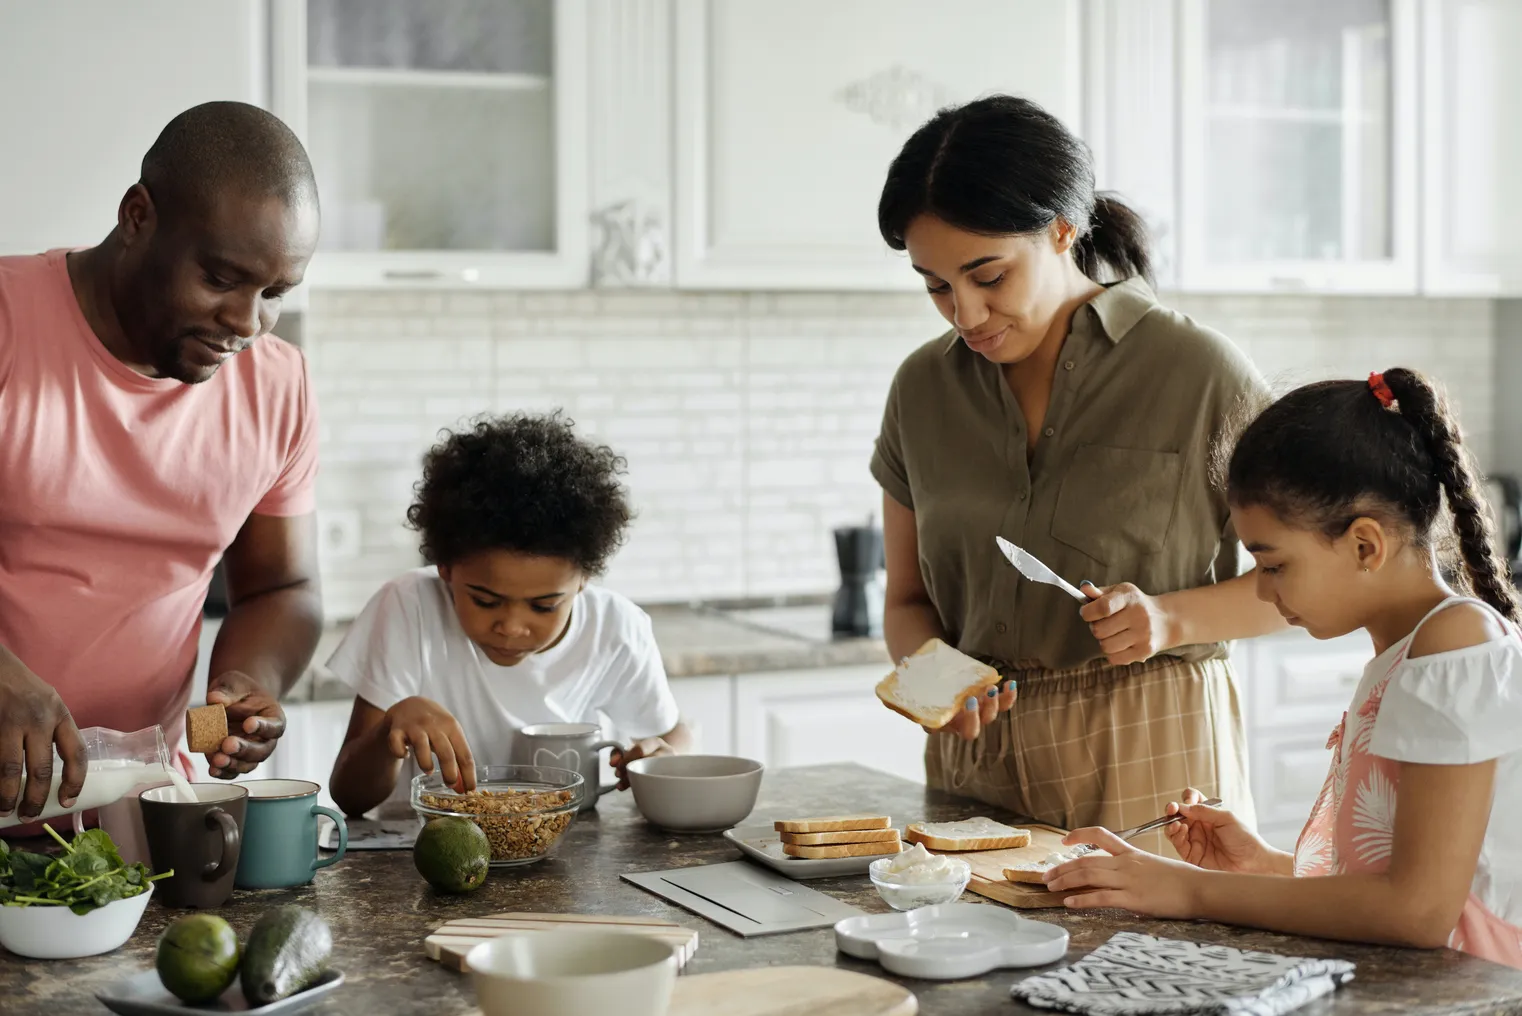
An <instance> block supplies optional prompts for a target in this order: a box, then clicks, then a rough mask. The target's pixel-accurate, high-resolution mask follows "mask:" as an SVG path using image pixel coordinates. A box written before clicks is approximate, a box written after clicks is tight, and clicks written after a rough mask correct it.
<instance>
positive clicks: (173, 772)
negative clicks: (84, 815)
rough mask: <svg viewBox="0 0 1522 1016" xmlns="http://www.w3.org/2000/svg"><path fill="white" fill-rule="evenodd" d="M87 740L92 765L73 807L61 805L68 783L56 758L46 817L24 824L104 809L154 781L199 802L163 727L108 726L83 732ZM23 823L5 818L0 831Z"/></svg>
mask: <svg viewBox="0 0 1522 1016" xmlns="http://www.w3.org/2000/svg"><path fill="white" fill-rule="evenodd" d="M79 734H80V737H81V738H82V739H83V740H84V742H85V754H86V755H87V756H88V758H89V764H88V765H87V767H86V770H85V785H84V789H83V790H82V791H80V794H79V799H78V800H76V801H75V802H74V805H73V806H72V807H69V808H65V807H63V806H62V805H60V804H59V803H58V786H59V784H61V783H62V782H63V761H62V760H61V759H59V758H58V756H57V755H56V754H55V755H54V757H53V780H52V785H51V786H50V787H49V788H48V798H47V802H46V803H45V804H44V805H43V806H42V814H40V815H39V816H38V817H37V818H35V819H26V820H24V822H25V823H31V822H38V821H44V820H46V819H50V818H57V817H58V816H59V815H70V814H73V813H74V812H77V811H91V810H96V809H99V808H104V807H105V806H106V805H108V804H113V803H115V802H116V801H120V800H121V799H122V798H123V797H125V796H127V794H128V793H130V792H131V791H132V789H133V788H134V787H139V786H142V785H144V784H149V783H163V782H164V781H166V780H167V781H169V782H170V783H171V784H173V786H174V788H175V797H176V799H178V800H181V801H185V802H187V803H190V802H194V801H195V799H196V797H195V792H194V791H193V790H191V789H190V783H189V781H188V780H186V779H185V777H184V776H181V775H180V772H179V770H177V769H176V768H175V767H174V765H173V763H172V762H171V761H170V758H169V749H168V747H167V746H166V745H165V743H164V731H163V728H161V727H156V726H155V727H147V728H145V729H143V730H138V731H134V732H132V733H130V734H124V733H122V732H121V731H118V730H107V729H105V728H104V727H87V728H85V729H84V730H81V731H80V732H79ZM22 824H24V823H23V819H22V818H21V817H20V815H19V814H17V813H15V812H13V813H11V815H9V816H8V817H5V818H0V829H4V828H6V827H7V826H14V825H22Z"/></svg>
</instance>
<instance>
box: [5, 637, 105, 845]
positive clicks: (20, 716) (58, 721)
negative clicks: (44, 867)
mask: <svg viewBox="0 0 1522 1016" xmlns="http://www.w3.org/2000/svg"><path fill="white" fill-rule="evenodd" d="M54 744H57V745H58V755H59V757H60V758H62V759H63V779H62V781H61V782H60V783H59V785H58V800H59V803H61V804H62V805H63V806H64V807H65V808H71V807H73V805H74V802H75V800H76V799H77V798H78V797H79V792H80V790H81V789H82V788H83V787H84V785H85V768H86V766H87V765H88V764H89V759H88V758H87V757H86V755H85V745H84V741H83V740H81V739H80V736H79V728H77V727H76V726H74V719H73V717H71V716H70V715H69V711H68V709H66V708H64V704H63V699H61V698H59V697H58V692H57V691H55V690H54V689H53V687H52V686H51V685H49V684H48V683H47V682H46V681H44V680H42V678H40V677H38V676H37V675H36V674H34V673H32V672H31V671H30V670H28V669H27V667H26V664H24V663H22V662H21V661H20V660H18V659H16V657H15V656H14V655H13V654H12V653H11V652H10V651H9V650H7V649H5V648H4V647H0V818H6V817H9V816H10V814H11V812H13V811H16V810H17V809H16V801H17V798H18V797H19V798H20V801H21V808H20V812H19V814H20V817H21V818H23V819H34V818H36V817H37V816H38V815H39V814H41V813H42V806H43V805H44V804H46V803H47V799H48V791H49V790H50V789H52V780H53V745H54ZM23 768H24V769H25V770H26V792H25V793H24V794H23V793H22V787H21V772H22V769H23Z"/></svg>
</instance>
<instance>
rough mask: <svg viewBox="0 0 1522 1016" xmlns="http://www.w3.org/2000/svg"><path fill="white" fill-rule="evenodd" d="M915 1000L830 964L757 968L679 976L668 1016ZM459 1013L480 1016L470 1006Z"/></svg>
mask: <svg viewBox="0 0 1522 1016" xmlns="http://www.w3.org/2000/svg"><path fill="white" fill-rule="evenodd" d="M919 1011H920V1006H919V1001H918V1000H917V999H916V998H915V997H914V993H913V992H911V991H909V990H908V989H907V988H902V987H899V986H898V985H897V984H894V983H893V982H892V981H885V980H883V979H882V978H880V977H869V976H867V975H866V974H856V973H852V972H851V971H849V970H836V969H835V968H833V967H758V968H756V969H754V970H729V971H725V972H724V973H721V974H695V975H693V976H692V977H679V978H677V981H676V990H675V991H673V992H672V993H671V1008H670V1009H669V1010H667V1016H799V1014H800V1013H816V1012H817V1013H829V1016H915V1014H916V1013H918V1012H919ZM463 1016H481V1010H479V1009H475V1010H472V1011H471V1012H469V1013H465V1014H463Z"/></svg>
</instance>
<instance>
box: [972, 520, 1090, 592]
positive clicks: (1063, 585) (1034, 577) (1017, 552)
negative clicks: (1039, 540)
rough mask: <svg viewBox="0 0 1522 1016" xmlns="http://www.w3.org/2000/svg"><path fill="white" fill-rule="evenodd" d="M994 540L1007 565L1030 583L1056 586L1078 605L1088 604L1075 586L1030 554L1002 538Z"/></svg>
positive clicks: (997, 537)
mask: <svg viewBox="0 0 1522 1016" xmlns="http://www.w3.org/2000/svg"><path fill="white" fill-rule="evenodd" d="M994 540H995V541H997V542H998V544H999V550H1000V551H1001V552H1002V553H1003V554H1004V556H1005V557H1006V558H1008V559H1009V563H1010V564H1012V565H1014V566H1015V567H1016V568H1018V569H1020V574H1021V575H1024V576H1025V577H1026V578H1028V579H1030V580H1031V581H1032V582H1045V583H1046V584H1047V585H1049V586H1056V587H1057V588H1058V589H1061V590H1062V591H1063V592H1064V593H1067V594H1068V595H1069V596H1071V597H1072V598H1073V599H1075V600H1077V601H1078V602H1080V603H1088V602H1089V598H1088V597H1087V596H1085V595H1083V594H1082V593H1080V592H1079V591H1078V589H1077V587H1076V586H1074V585H1072V584H1071V583H1070V582H1068V581H1067V580H1066V579H1064V578H1063V577H1062V576H1061V575H1058V574H1057V573H1056V572H1054V571H1052V570H1051V569H1050V568H1048V567H1047V566H1046V565H1044V564H1042V563H1041V562H1040V561H1038V560H1036V558H1035V557H1033V556H1032V555H1031V554H1029V553H1027V552H1026V551H1023V550H1021V549H1020V548H1019V547H1017V546H1015V545H1014V544H1013V543H1010V542H1009V541H1008V540H1006V539H1005V538H1004V537H1002V536H995V537H994Z"/></svg>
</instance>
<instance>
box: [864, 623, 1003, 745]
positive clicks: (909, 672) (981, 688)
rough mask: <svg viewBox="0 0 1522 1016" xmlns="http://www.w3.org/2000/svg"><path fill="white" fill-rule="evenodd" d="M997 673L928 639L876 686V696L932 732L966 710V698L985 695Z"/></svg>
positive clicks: (941, 643) (944, 645)
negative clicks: (960, 711)
mask: <svg viewBox="0 0 1522 1016" xmlns="http://www.w3.org/2000/svg"><path fill="white" fill-rule="evenodd" d="M998 683H999V672H998V671H997V670H995V669H994V668H992V667H990V666H988V665H987V664H985V663H979V662H978V661H977V660H975V659H973V658H972V657H971V656H968V655H967V654H966V653H963V652H960V651H959V650H956V649H953V648H952V647H951V646H948V645H947V644H946V643H944V642H942V641H941V640H940V639H931V640H930V641H929V642H926V643H925V644H924V645H922V646H920V647H919V648H918V649H916V650H915V651H914V655H913V656H911V657H909V658H908V659H906V660H905V661H904V662H903V663H900V664H899V665H898V667H897V669H895V670H894V671H893V673H891V674H889V675H888V676H887V677H885V678H883V679H882V680H881V681H879V682H878V684H877V697H878V698H880V699H882V700H883V704H884V705H886V706H887V707H888V708H889V709H892V710H893V711H894V712H897V713H902V714H903V715H905V716H907V717H909V719H911V720H913V721H914V722H916V723H918V724H920V725H922V726H925V727H929V728H931V729H932V730H934V729H938V728H940V727H944V726H945V725H946V724H948V723H950V722H951V721H952V719H953V718H955V716H956V714H957V712H958V710H961V709H964V708H966V704H967V700H968V699H969V698H978V697H980V696H983V695H986V694H988V689H989V688H990V687H992V686H993V685H996V684H998Z"/></svg>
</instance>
